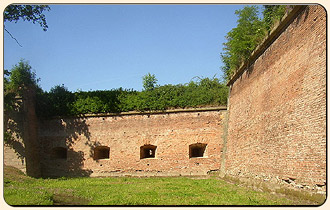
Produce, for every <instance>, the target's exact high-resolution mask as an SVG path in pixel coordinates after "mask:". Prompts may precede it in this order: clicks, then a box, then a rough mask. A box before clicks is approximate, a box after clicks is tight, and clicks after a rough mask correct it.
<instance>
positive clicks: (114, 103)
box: [37, 78, 228, 117]
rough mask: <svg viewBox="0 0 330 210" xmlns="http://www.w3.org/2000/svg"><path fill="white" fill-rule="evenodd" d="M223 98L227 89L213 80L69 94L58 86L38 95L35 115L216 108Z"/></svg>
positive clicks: (225, 96)
mask: <svg viewBox="0 0 330 210" xmlns="http://www.w3.org/2000/svg"><path fill="white" fill-rule="evenodd" d="M227 96H228V88H227V86H226V85H225V84H223V83H221V82H220V80H219V79H217V78H212V79H210V78H204V79H199V80H198V81H196V82H195V81H191V82H189V83H188V84H184V85H182V84H178V85H171V84H168V85H163V86H156V87H154V88H153V89H149V90H143V91H134V90H131V89H128V90H127V89H122V88H119V89H112V90H98V91H78V92H75V93H72V92H70V91H68V90H67V89H66V88H65V87H64V86H63V85H62V86H55V87H54V88H52V89H51V90H50V91H49V92H43V91H40V92H39V93H38V96H37V114H38V115H39V116H40V117H51V116H59V115H60V116H67V115H80V114H91V113H118V112H128V111H152V110H166V109H172V108H187V107H202V106H219V105H226V102H227Z"/></svg>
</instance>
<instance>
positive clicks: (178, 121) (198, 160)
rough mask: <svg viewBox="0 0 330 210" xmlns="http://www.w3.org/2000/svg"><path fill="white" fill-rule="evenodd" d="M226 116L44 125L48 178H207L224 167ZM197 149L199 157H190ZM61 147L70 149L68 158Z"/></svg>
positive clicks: (139, 117) (129, 117)
mask: <svg viewBox="0 0 330 210" xmlns="http://www.w3.org/2000/svg"><path fill="white" fill-rule="evenodd" d="M224 112H226V110H225V108H224V109H217V110H209V111H198V110H197V111H193V112H190V111H182V112H170V111H168V112H165V113H156V114H132V115H131V114H123V115H113V116H111V115H108V116H99V117H97V116H94V117H86V118H62V119H52V120H46V121H43V122H41V123H40V127H39V141H40V142H41V143H42V151H41V160H42V174H43V176H64V175H71V176H81V175H86V176H111V175H152V176H153V175H155V176H167V175H170V176H172V175H203V174H204V175H205V174H207V172H209V171H212V170H218V169H219V168H220V165H219V164H220V154H221V149H222V131H223V129H222V124H223V120H222V119H223V113H224ZM197 143H198V144H197ZM192 144H196V145H195V147H193V149H190V150H193V151H192V153H193V154H192V155H195V156H197V157H190V154H189V152H190V150H189V148H190V147H189V146H190V145H192ZM200 145H201V149H200V151H199V150H198V149H199V146H200ZM203 146H205V147H203ZM54 148H55V149H54ZM59 148H65V149H67V154H66V157H65V154H64V153H63V152H62V151H61V149H59ZM203 149H204V150H203ZM54 153H55V154H54Z"/></svg>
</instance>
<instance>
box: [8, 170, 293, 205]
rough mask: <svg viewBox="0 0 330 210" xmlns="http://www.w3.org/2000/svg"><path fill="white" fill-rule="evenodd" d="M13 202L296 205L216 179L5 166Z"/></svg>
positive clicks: (44, 203) (20, 203)
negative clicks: (39, 171) (30, 173)
mask: <svg viewBox="0 0 330 210" xmlns="http://www.w3.org/2000/svg"><path fill="white" fill-rule="evenodd" d="M4 169H5V174H4V199H5V201H6V202H7V203H8V204H9V205H293V204H295V203H294V202H293V201H291V200H288V199H286V198H284V197H279V196H276V195H273V194H270V193H267V192H257V191H255V190H252V189H249V188H246V187H241V186H238V185H235V184H230V183H227V182H225V181H223V180H221V179H217V178H216V177H203V178H202V179H199V178H193V177H166V178H165V177H151V178H147V177H145V178H137V177H135V178H134V177H108V178H60V179H34V178H30V177H26V176H24V175H22V174H21V172H19V171H18V170H17V169H16V170H14V169H13V168H12V167H6V166H5V168H4Z"/></svg>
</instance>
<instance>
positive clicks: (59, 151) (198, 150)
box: [51, 143, 207, 160]
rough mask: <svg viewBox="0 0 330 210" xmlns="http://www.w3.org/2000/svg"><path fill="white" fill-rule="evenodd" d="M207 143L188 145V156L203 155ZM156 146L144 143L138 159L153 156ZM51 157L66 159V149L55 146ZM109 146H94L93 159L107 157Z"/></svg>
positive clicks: (154, 155) (108, 156) (108, 155)
mask: <svg viewBox="0 0 330 210" xmlns="http://www.w3.org/2000/svg"><path fill="white" fill-rule="evenodd" d="M206 146H207V144H203V143H195V144H191V145H189V158H196V157H204V153H205V149H206ZM156 149H157V146H155V145H151V144H145V145H143V146H141V147H140V159H145V158H155V157H156ZM51 158H52V159H67V149H66V148H64V147H55V148H53V149H52V151H51ZM109 158H110V147H107V146H98V147H95V148H94V156H93V159H94V160H100V159H109Z"/></svg>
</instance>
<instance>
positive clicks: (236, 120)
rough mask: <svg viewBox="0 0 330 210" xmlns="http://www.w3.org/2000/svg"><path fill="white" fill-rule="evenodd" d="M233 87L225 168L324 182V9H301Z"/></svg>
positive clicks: (311, 7) (290, 178)
mask: <svg viewBox="0 0 330 210" xmlns="http://www.w3.org/2000/svg"><path fill="white" fill-rule="evenodd" d="M230 91H231V92H230V98H229V101H230V105H229V122H228V123H229V130H228V142H227V153H226V167H225V168H226V170H227V172H228V173H231V174H235V175H238V174H241V175H242V174H245V175H248V174H249V175H251V176H259V177H263V178H270V179H272V178H274V179H276V178H277V179H283V180H290V181H295V182H296V183H300V184H301V185H305V184H306V185H315V184H316V185H319V186H322V185H323V186H324V185H325V182H326V12H325V10H324V8H322V7H321V6H316V5H314V6H308V7H306V8H305V9H304V11H303V12H302V13H300V14H299V15H298V16H297V17H296V18H295V19H294V20H293V22H292V23H290V25H289V26H288V27H287V28H286V29H285V30H284V31H283V32H282V33H281V34H280V36H279V37H278V38H277V39H276V40H275V41H274V42H273V43H272V44H271V45H270V47H268V48H267V49H266V51H265V52H264V53H263V54H262V55H261V56H260V57H259V58H257V60H256V61H255V62H254V63H253V64H252V66H251V67H250V68H249V69H247V70H246V71H245V72H244V73H243V74H242V75H241V76H240V78H238V79H237V80H236V81H235V82H234V83H233V84H232V85H231V90H230Z"/></svg>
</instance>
